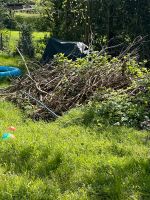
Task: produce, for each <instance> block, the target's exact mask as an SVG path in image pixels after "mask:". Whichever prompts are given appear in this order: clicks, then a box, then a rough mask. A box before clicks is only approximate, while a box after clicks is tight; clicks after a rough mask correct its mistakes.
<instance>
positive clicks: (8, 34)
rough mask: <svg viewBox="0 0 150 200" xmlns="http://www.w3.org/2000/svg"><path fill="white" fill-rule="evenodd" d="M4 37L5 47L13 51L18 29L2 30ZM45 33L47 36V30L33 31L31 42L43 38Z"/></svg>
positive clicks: (16, 42)
mask: <svg viewBox="0 0 150 200" xmlns="http://www.w3.org/2000/svg"><path fill="white" fill-rule="evenodd" d="M1 32H3V34H4V38H7V41H8V42H7V48H8V49H9V50H10V51H11V52H14V51H15V49H16V46H17V44H18V41H19V31H12V30H2V31H1ZM45 35H47V36H49V33H48V32H33V34H32V36H33V42H34V43H36V42H37V41H38V40H40V39H43V38H44V37H45Z"/></svg>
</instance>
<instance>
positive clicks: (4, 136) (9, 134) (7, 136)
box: [2, 133, 15, 140]
mask: <svg viewBox="0 0 150 200" xmlns="http://www.w3.org/2000/svg"><path fill="white" fill-rule="evenodd" d="M9 138H12V139H14V138H15V136H14V135H13V134H11V133H3V135H2V140H7V139H9Z"/></svg>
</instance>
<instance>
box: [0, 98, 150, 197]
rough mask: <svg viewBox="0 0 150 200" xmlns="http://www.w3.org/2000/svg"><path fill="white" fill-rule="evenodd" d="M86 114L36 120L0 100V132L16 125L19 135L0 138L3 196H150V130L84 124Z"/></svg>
mask: <svg viewBox="0 0 150 200" xmlns="http://www.w3.org/2000/svg"><path fill="white" fill-rule="evenodd" d="M82 115H83V113H82V110H80V109H74V110H72V111H70V112H69V114H66V115H64V116H63V117H61V118H59V119H58V120H57V121H56V122H52V123H45V122H42V121H40V122H33V121H31V120H29V119H27V118H26V117H25V116H24V115H23V114H22V113H21V111H20V110H18V109H17V108H16V107H15V106H13V105H12V104H11V103H8V102H3V101H1V102H0V133H1V134H2V133H4V132H7V127H8V126H10V125H13V126H15V127H16V128H17V131H16V132H15V133H14V134H15V135H16V139H15V140H6V141H0V142H1V145H0V146H1V148H0V199H1V200H3V199H4V200H6V199H7V200H13V199H18V200H20V199H25V200H26V199H31V200H32V199H33V200H34V199H35V200H42V199H43V200H55V199H58V200H107V199H108V200H131V199H133V200H141V199H142V200H148V199H150V191H149V188H150V176H149V165H150V160H149V147H150V145H149V142H147V143H146V142H145V138H146V136H147V134H148V133H147V132H139V131H136V130H134V129H129V128H126V127H103V126H102V127H95V126H93V127H92V126H91V127H90V126H84V125H83V124H82V123H80V119H82Z"/></svg>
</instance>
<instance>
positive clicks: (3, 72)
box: [0, 66, 22, 78]
mask: <svg viewBox="0 0 150 200" xmlns="http://www.w3.org/2000/svg"><path fill="white" fill-rule="evenodd" d="M21 74H22V72H21V70H20V69H19V68H17V67H9V66H0V78H1V77H17V76H20V75H21Z"/></svg>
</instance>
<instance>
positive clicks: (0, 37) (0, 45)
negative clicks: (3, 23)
mask: <svg viewBox="0 0 150 200" xmlns="http://www.w3.org/2000/svg"><path fill="white" fill-rule="evenodd" d="M0 50H3V34H2V33H0Z"/></svg>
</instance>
